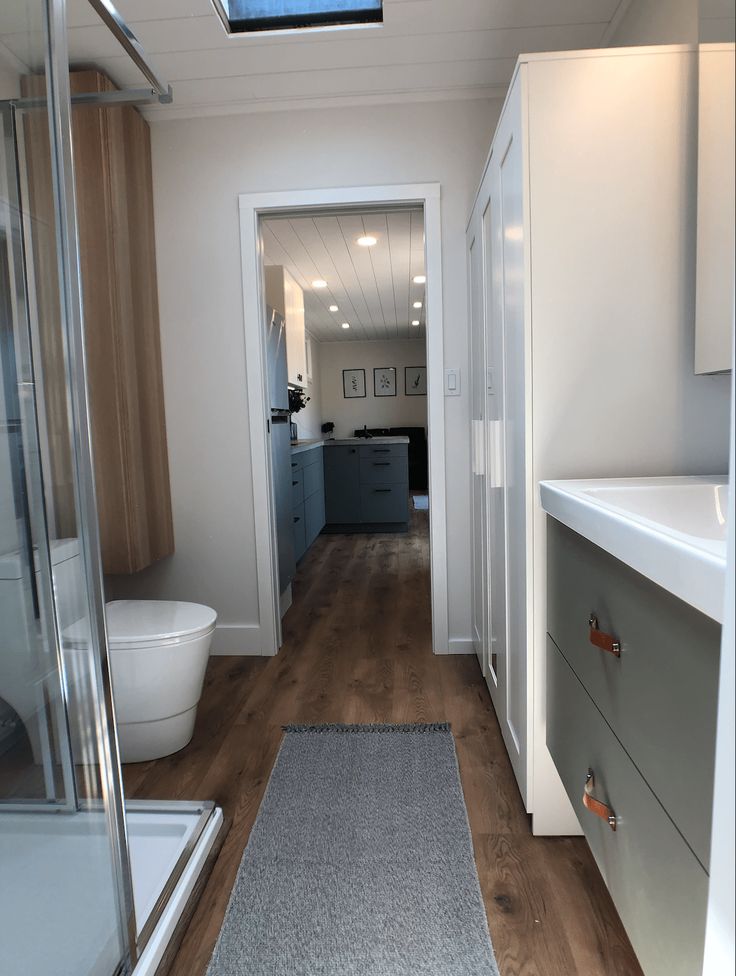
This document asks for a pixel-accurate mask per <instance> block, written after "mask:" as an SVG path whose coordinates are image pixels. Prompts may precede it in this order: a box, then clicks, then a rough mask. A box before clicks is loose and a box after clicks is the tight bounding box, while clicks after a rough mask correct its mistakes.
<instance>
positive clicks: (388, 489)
mask: <svg viewBox="0 0 736 976" xmlns="http://www.w3.org/2000/svg"><path fill="white" fill-rule="evenodd" d="M373 490H374V491H375V492H377V493H378V494H380V493H381V492H384V491H391V489H390V488H374V489H373Z"/></svg>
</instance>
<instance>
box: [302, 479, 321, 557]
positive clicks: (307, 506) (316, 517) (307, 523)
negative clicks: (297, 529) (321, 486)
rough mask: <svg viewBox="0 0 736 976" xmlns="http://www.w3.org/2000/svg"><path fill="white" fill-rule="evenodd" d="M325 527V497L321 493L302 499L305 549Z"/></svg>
mask: <svg viewBox="0 0 736 976" xmlns="http://www.w3.org/2000/svg"><path fill="white" fill-rule="evenodd" d="M324 525H325V496H324V494H323V493H322V492H321V491H315V492H313V493H312V494H311V495H310V496H309V498H305V499H304V532H305V536H306V544H307V548H309V546H311V545H312V543H313V542H314V540H315V539H316V538H317V536H318V535H319V534H320V532H321V531H322V529H323V528H324Z"/></svg>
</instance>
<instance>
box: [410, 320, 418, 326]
mask: <svg viewBox="0 0 736 976" xmlns="http://www.w3.org/2000/svg"><path fill="white" fill-rule="evenodd" d="M411 324H412V325H419V319H413V320H412V323H411Z"/></svg>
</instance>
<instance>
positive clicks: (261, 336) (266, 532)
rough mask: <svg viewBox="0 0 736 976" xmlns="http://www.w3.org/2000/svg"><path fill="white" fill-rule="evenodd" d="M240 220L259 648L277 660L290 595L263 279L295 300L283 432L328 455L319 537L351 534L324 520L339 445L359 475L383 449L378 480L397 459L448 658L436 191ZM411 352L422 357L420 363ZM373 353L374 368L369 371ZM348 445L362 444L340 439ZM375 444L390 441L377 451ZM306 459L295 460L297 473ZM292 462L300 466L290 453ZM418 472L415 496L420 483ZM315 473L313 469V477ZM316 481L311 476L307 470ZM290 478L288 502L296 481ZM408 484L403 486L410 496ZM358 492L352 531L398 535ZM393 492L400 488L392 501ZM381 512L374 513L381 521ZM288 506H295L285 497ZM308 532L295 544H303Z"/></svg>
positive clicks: (265, 208) (332, 194) (329, 196)
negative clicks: (298, 363)
mask: <svg viewBox="0 0 736 976" xmlns="http://www.w3.org/2000/svg"><path fill="white" fill-rule="evenodd" d="M240 218H241V248H242V257H243V298H244V310H245V346H246V368H247V379H248V403H249V409H250V435H251V460H252V468H253V477H254V506H255V524H256V531H257V540H256V548H257V553H256V556H257V563H258V570H259V571H258V588H259V610H260V623H261V632H262V642H263V650H264V652H265V653H268V652H270V653H273V654H275V653H276V652H277V650H278V648H279V646H280V644H281V638H282V633H281V618H282V616H283V614H284V613H285V612H286V611H287V610H288V607H289V603H290V598H291V591H290V589H288V588H285V587H284V580H285V574H284V570H283V567H284V557H283V554H284V532H285V526H286V524H287V519H286V518H285V517H284V516H283V513H282V518H281V520H280V522H281V537H280V535H279V512H278V506H279V505H281V507H283V506H284V504H285V502H284V501H283V494H284V493H283V491H280V489H279V480H283V474H281V475H279V474H278V471H277V468H276V467H275V466H274V461H273V457H272V446H273V441H272V431H273V430H274V429H275V424H276V423H278V417H277V416H276V413H274V412H273V411H272V408H274V407H276V408H277V409H278V405H275V404H271V403H270V399H271V395H270V391H269V376H270V360H269V355H270V354H269V340H268V336H269V329H268V328H267V327H266V326H267V324H268V323H272V319H273V313H274V306H275V305H277V304H278V301H277V300H276V299H274V297H273V287H274V284H273V282H274V276H275V279H276V282H277V285H280V286H281V292H282V295H281V298H282V304H285V303H286V301H287V300H288V299H287V298H286V296H285V293H286V292H288V291H289V288H290V287H292V283H293V285H294V289H295V291H296V293H297V295H298V296H299V297H300V299H303V300H302V301H301V308H302V309H303V312H302V314H303V316H304V326H303V327H304V330H305V342H304V362H303V366H302V368H295V369H291V374H293V375H289V377H288V379H289V388H290V389H291V390H292V397H291V400H292V403H291V405H292V406H294V405H295V406H296V407H297V409H296V411H294V412H292V416H291V420H292V422H294V423H295V425H296V429H294V428H291V430H290V433H291V434H292V435H293V436H292V439H295V440H296V441H297V447H298V446H299V445H300V444H304V449H307V448H309V447H310V444H309V443H306V444H305V443H304V442H310V441H313V442H316V443H317V444H319V443H320V442H321V441H322V439H325V441H326V443H325V446H324V448H323V450H324V451H325V452H329V454H328V455H326V457H327V459H328V460H329V464H328V463H327V461H325V462H324V465H325V466H324V469H323V470H324V476H325V478H326V485H325V496H326V499H327V503H326V505H327V513H326V524H325V526H324V528H323V529H322V531H323V532H327V533H329V532H331V531H343V530H345V529H348V530H350V531H355V530H356V529H358V528H359V527H358V526H356V525H354V524H352V519H350V520H347V523H348V524H347V525H346V524H343V520H342V518H340V517H338V516H336V515H335V514H334V508H333V517H332V518H331V517H330V511H329V510H330V501H329V499H330V495H331V490H330V481H331V478H333V475H332V474H331V467H334V466H335V465H336V463H337V459H338V457H339V453H340V450H342V449H343V447H344V448H345V451H346V453H350V452H351V448H350V447H349V446H348V442H349V443H350V444H355V443H357V444H359V445H360V447H356V448H355V454H356V458H355V464H356V470H357V468H358V467H359V466H360V464H361V463H362V464H363V465H364V469H363V470H366V469H365V465H367V464H368V460H367V459H365V458H361V457H360V455H361V454H365V453H366V452H375V451H377V450H379V449H381V450H382V451H383V452H384V453H385V454H386V455H387V457H386V458H382V459H381V462H382V463H383V465H384V466H385V467H386V469H387V470H389V469H390V467H391V464H392V463H393V460H394V459H393V458H392V457H391V456H390V451H396V453H397V454H398V453H401V452H404V453H405V454H406V456H407V466H408V467H410V468H411V481H409V479H408V478H407V498H406V499H405V504H406V506H407V517H406V521H405V524H404V529H405V530H406V529H408V528H409V527H410V526H414V528H415V529H416V527H417V526H418V525H419V526H420V525H421V522H422V520H421V517H420V518H419V519H416V518H413V517H412V518H411V519H410V518H409V514H410V513H411V515H412V516H413V514H414V512H415V511H416V512H421V511H422V510H423V507H424V505H427V506H428V513H427V512H426V510H425V513H424V519H425V524H428V528H429V587H430V594H431V598H430V602H431V617H432V647H433V650H434V652H435V653H447V651H448V624H447V577H446V557H445V554H446V528H445V471H444V457H445V445H444V402H443V338H442V294H441V242H440V212H439V187H438V186H437V185H436V184H430V185H411V186H399V187H368V188H356V189H343V190H315V191H301V192H284V193H270V194H256V195H243V196H241V198H240ZM269 279H270V280H269ZM284 281H285V282H286V285H285V286H284V285H283V283H284ZM269 299H270V301H269ZM297 305H299V301H297ZM292 316H293V312H292ZM413 322H414V323H416V324H415V325H413V324H412V323H413ZM272 339H273V336H272ZM390 343H394V344H395V345H389V344H390ZM420 347H422V348H423V351H424V352H425V355H424V356H420V355H419V349H420ZM351 355H352V357H353V359H354V360H355V362H353V361H352V359H350V357H351ZM376 355H377V356H378V357H379V359H381V357H383V358H385V359H386V362H383V361H382V360H381V362H378V361H376V362H374V361H373V360H374V359H375V356H376ZM346 356H347V359H346V358H345V357H346ZM407 357H408V359H407ZM388 359H391V361H390V362H389V361H388ZM415 359H416V360H417V361H416V362H415V361H414V360H415ZM348 360H350V362H348ZM358 360H360V362H358ZM409 360H411V361H409ZM293 366H294V361H292V367H293ZM300 374H301V376H300ZM310 380H311V383H310ZM272 382H273V381H272V380H271V383H272ZM310 390H311V392H310ZM300 394H301V396H300ZM313 394H314V395H313ZM300 400H301V402H302V404H303V407H301V408H300V404H299V401H300ZM282 409H283V408H282ZM287 409H288V408H287ZM325 411H327V412H325ZM328 414H329V416H328ZM300 418H301V419H300ZM323 426H324V430H323ZM420 430H421V434H420ZM356 434H357V435H360V434H365V435H369V437H368V438H366V439H365V440H363V439H361V440H360V441H352V438H355V437H356ZM382 438H388V440H386V441H383V440H381V441H380V444H379V439H382ZM338 442H339V443H338ZM399 444H401V446H399ZM328 445H329V446H328ZM404 445H405V446H404ZM292 450H294V448H292ZM423 452H424V458H425V460H424V461H423V459H422V453H423ZM310 453H314V452H310ZM320 454H321V451H320ZM307 460H309V457H308V455H305V456H304V462H305V463H306V461H307ZM374 463H377V462H376V460H375V459H374ZM292 464H297V466H298V465H299V457H298V455H295V457H294V458H292ZM423 464H425V465H426V476H425V481H426V488H422V486H421V485H420V482H421V481H422V473H421V472H422V465H423ZM322 465H323V462H322V460H321V459H320V461H319V466H320V468H322ZM295 470H296V469H295ZM314 470H315V471H317V470H318V468H317V466H316V465H315V467H314ZM297 475H298V476H297V477H295V479H294V480H295V481H297V486H295V492H296V493H297V494H298V493H299V488H298V483H299V478H300V477H301V474H300V472H297ZM306 475H307V473H306V472H305V473H304V476H305V480H306ZM366 476H367V475H366ZM340 477H342V475H340ZM393 480H394V481H395V480H397V479H396V478H394V479H393ZM410 483H413V485H414V486H415V487H413V488H411V489H410V488H409V484H410ZM358 490H363V491H364V492H368V491H370V492H371V497H370V498H367V497H366V495H364V496H363V513H364V515H365V519H364V521H365V520H367V521H368V522H369V523H370V524H369V525H368V527H367V528H366V526H361V527H360V528H361V530H362V531H367V532H370V531H371V529H373V528H376V529H377V530H378V531H383V532H386V531H391V530H392V529H393V528H397V527H398V528H399V530H400V528H401V527H400V525H397V524H396V523H397V522H400V521H401V519H402V518H403V516H402V515H401V513H400V510H399V514H396V510H395V509H394V508H392V507H391V504H390V502H391V499H390V495H391V493H392V492H393V493H394V494H396V490H395V489H394V488H392V487H391V486H390V485H388V484H387V485H385V486H384V485H383V484H382V485H381V486H380V487H379V488H376V487H372V488H368V487H367V486H362V488H361V487H360V486H359V487H358ZM378 490H380V491H382V492H383V493H384V494H383V495H382V496H381V498H378V496H376V498H377V499H378V500H376V498H373V494H375V493H376V492H377V491H378ZM401 491H402V489H401V488H399V489H398V493H399V494H400V493H401ZM334 494H335V492H334V489H333V491H332V496H333V497H334ZM279 497H280V499H281V500H279ZM379 503H380V505H382V506H383V507H381V508H380V510H379V507H378V506H379ZM295 504H296V506H299V505H300V504H301V502H300V500H299V498H297V496H296V495H295ZM397 504H400V502H399V500H398V499H397ZM294 512H295V514H294V519H299V518H302V517H305V518H306V516H307V514H308V513H307V512H306V510H304V509H302V508H295V509H294ZM366 513H369V514H366ZM427 514H428V518H427ZM391 520H393V522H392V521H391ZM295 524H296V525H297V527H298V523H295ZM307 524H309V521H308V519H307ZM313 531H314V530H312V534H310V532H309V531H308V532H307V535H306V538H307V539H310V540H311V541H314V539H313V537H312V536H313ZM318 531H319V530H318ZM304 544H305V543H304V541H303V540H302V539H301V535H300V534H299V533H298V532H297V533H295V538H294V542H293V545H294V549H295V555H296V556H300V555H302V554H303V551H305V550H304ZM306 548H309V546H307V547H306ZM295 561H296V560H295ZM397 596H400V595H397Z"/></svg>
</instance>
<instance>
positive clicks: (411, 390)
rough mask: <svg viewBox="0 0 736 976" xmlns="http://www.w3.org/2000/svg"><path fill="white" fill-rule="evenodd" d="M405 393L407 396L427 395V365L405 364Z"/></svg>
mask: <svg viewBox="0 0 736 976" xmlns="http://www.w3.org/2000/svg"><path fill="white" fill-rule="evenodd" d="M404 393H405V394H406V395H407V396H426V395H427V367H426V366H404Z"/></svg>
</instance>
